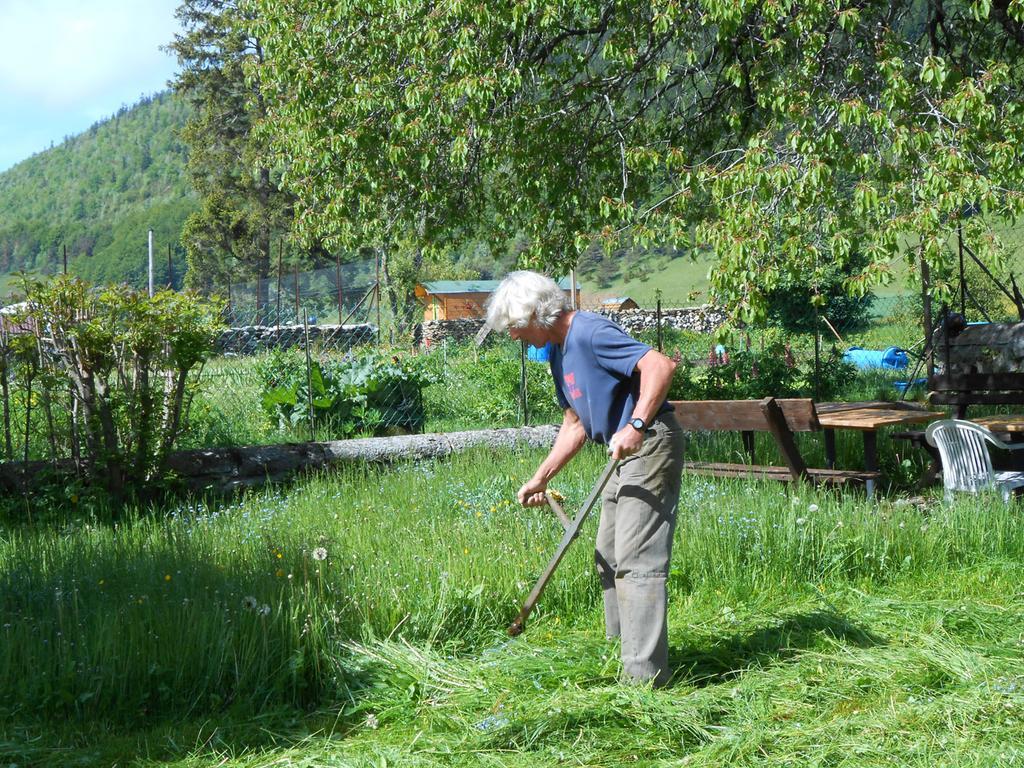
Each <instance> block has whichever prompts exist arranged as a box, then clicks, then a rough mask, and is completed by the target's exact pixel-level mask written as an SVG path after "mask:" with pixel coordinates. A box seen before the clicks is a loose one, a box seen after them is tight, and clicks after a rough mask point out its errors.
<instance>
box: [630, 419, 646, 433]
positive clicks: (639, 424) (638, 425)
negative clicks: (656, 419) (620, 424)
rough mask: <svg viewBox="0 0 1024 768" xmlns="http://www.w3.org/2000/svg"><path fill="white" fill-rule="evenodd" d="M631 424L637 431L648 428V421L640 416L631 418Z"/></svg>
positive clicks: (643, 430)
mask: <svg viewBox="0 0 1024 768" xmlns="http://www.w3.org/2000/svg"><path fill="white" fill-rule="evenodd" d="M629 426H631V427H632V428H633V429H635V430H636V431H637V432H645V431H646V430H647V422H646V421H644V420H643V419H641V418H640V417H639V416H637V417H636V418H633V419H630V420H629Z"/></svg>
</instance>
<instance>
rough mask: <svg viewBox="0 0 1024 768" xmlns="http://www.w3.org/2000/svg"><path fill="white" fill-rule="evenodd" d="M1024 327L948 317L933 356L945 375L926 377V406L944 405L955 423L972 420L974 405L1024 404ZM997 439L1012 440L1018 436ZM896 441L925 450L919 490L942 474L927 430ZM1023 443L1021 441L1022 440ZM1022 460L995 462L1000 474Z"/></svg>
mask: <svg viewBox="0 0 1024 768" xmlns="http://www.w3.org/2000/svg"><path fill="white" fill-rule="evenodd" d="M1022 347H1024V323H987V324H984V325H968V326H966V327H965V326H963V324H962V322H960V323H955V322H952V316H947V317H946V318H944V320H943V323H942V324H941V325H940V327H939V328H938V330H937V331H936V336H935V348H934V350H933V353H934V355H935V357H936V358H937V359H938V360H939V361H940V362H941V363H942V370H941V372H938V373H935V374H933V375H931V376H929V377H928V390H929V392H928V403H929V404H930V405H944V406H948V407H949V409H950V416H951V418H957V419H964V418H968V416H967V410H968V408H969V407H971V406H973V405H1024V358H1022V356H1021V353H1020V350H1021V349H1022ZM993 432H995V433H996V434H997V435H999V436H1001V437H1003V438H1004V439H1009V440H1012V439H1013V438H1014V437H1015V436H1014V435H1011V434H1007V433H1000V432H999V430H998V429H994V430H993ZM892 437H893V438H896V439H903V440H908V441H910V443H911V444H912V445H914V446H917V447H920V448H922V449H924V450H925V451H927V452H928V453H929V454H930V456H931V463H930V465H929V467H928V469H927V470H925V472H924V474H923V475H922V476H921V478H920V480H919V485H920V486H922V487H923V486H927V485H930V484H932V483H934V482H935V481H936V479H937V477H938V473H939V471H940V469H941V462H940V460H939V455H938V451H937V450H936V449H935V448H934V447H933V446H930V445H928V444H927V442H926V441H925V433H924V430H908V431H905V432H897V433H895V434H893V435H892ZM1018 439H1019V438H1018ZM1020 458H1021V457H1017V456H1014V457H1004V456H1002V455H1000V453H999V452H997V453H996V454H994V455H993V462H994V463H995V464H996V465H997V467H998V468H999V469H1020V468H1021V467H1020V466H1018V463H1019V461H1020Z"/></svg>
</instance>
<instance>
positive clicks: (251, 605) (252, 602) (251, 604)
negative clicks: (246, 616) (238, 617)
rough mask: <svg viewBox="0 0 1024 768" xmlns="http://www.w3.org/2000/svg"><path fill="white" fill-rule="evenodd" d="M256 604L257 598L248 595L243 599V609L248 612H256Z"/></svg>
mask: <svg viewBox="0 0 1024 768" xmlns="http://www.w3.org/2000/svg"><path fill="white" fill-rule="evenodd" d="M256 604H257V603H256V598H255V597H253V596H252V595H246V596H245V597H243V598H242V607H243V608H245V610H247V611H255V610H256Z"/></svg>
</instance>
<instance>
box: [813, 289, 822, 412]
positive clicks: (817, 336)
mask: <svg viewBox="0 0 1024 768" xmlns="http://www.w3.org/2000/svg"><path fill="white" fill-rule="evenodd" d="M820 358H821V322H820V318H819V317H818V307H817V305H815V307H814V399H815V400H820V399H821V396H820V387H819V386H818V378H819V375H820V374H819V371H820V368H819V361H820Z"/></svg>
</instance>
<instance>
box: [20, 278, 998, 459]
mask: <svg viewBox="0 0 1024 768" xmlns="http://www.w3.org/2000/svg"><path fill="white" fill-rule="evenodd" d="M379 277H380V275H379V269H378V265H377V263H376V261H375V260H374V259H363V260H358V261H352V262H346V263H341V262H340V261H339V262H337V263H335V264H334V265H328V266H325V267H322V268H320V269H316V270H306V271H301V270H300V271H296V269H295V268H294V267H290V268H289V267H285V266H283V265H278V268H277V269H275V270H273V274H270V275H268V276H266V277H265V278H264V279H262V280H260V281H252V282H249V283H235V284H233V285H229V286H225V290H226V291H227V293H228V298H229V301H228V311H227V315H226V317H225V320H226V325H227V326H228V327H227V329H226V330H225V331H224V332H223V333H222V334H221V336H220V338H219V339H218V341H217V345H216V350H215V354H214V355H213V356H212V357H211V358H210V359H209V360H208V361H207V363H206V364H205V366H204V367H203V370H202V371H201V373H200V375H199V376H198V378H197V382H198V383H197V386H196V389H195V393H194V395H193V397H192V401H191V409H190V414H189V420H188V423H187V426H186V429H185V430H184V432H183V434H182V436H181V438H180V441H179V443H178V447H182V448H206V447H215V446H229V445H254V444H271V443H280V442H290V441H304V440H311V439H312V440H330V439H344V438H348V437H355V436H369V435H384V434H396V433H402V432H422V431H431V432H432V431H437V432H443V431H450V430H458V429H477V428H488V427H511V426H518V425H521V424H527V423H529V424H537V423H542V422H543V423H549V422H552V421H558V420H559V419H560V418H561V413H560V412H559V409H558V406H557V404H556V402H555V398H554V393H553V387H552V383H551V380H550V372H549V370H548V367H547V366H546V365H545V364H543V363H536V362H533V361H532V360H529V359H528V358H527V356H526V354H525V350H524V348H523V347H522V346H521V345H520V344H518V343H516V342H513V341H511V340H510V339H508V337H507V336H501V337H498V338H494V337H492V338H491V339H489V340H488V342H487V343H486V344H485V345H484V346H483V347H479V348H478V347H477V346H476V345H474V344H473V343H472V342H471V341H468V342H448V341H444V342H442V343H440V344H432V345H431V346H430V347H429V348H427V347H426V346H425V345H420V344H416V345H414V342H413V339H414V336H413V335H412V334H411V333H409V329H408V328H407V327H405V328H403V329H402V332H399V331H398V324H397V323H396V321H395V318H394V317H393V316H392V315H393V313H392V312H391V311H389V310H390V309H391V308H390V307H389V306H382V301H381V293H382V291H381V284H380V282H379ZM978 293H979V295H980V291H978ZM662 303H663V304H664V306H665V307H673V306H682V305H684V304H685V300H682V299H681V298H678V299H675V300H674V297H672V296H666V297H664V299H663V301H662ZM659 309H660V308H648V309H647V310H646V313H647V314H646V319H645V320H644V323H643V324H642V325H641V326H638V327H632V326H630V327H627V330H629V331H630V332H631V333H633V334H634V335H635V336H637V337H638V338H640V339H641V340H642V341H644V342H646V343H648V344H650V345H651V346H652V347H655V348H658V349H660V350H662V351H664V352H665V354H666V355H669V356H670V357H672V358H674V359H675V360H677V361H678V362H680V363H681V368H683V369H684V370H686V371H688V375H689V376H690V380H691V384H692V382H693V381H695V380H697V379H703V380H705V382H707V381H712V384H706V387H705V390H706V391H705V390H695V391H697V393H698V396H707V395H708V393H709V392H711V389H710V387H712V386H718V387H720V388H721V389H722V392H723V396H733V395H735V396H743V395H745V394H749V393H752V392H755V390H756V387H758V386H760V387H762V389H764V390H765V391H769V390H772V389H773V388H774V389H777V390H778V391H776V392H774V393H775V394H786V393H788V391H789V390H786V391H783V390H785V387H787V386H789V387H791V389H792V390H793V391H796V390H797V389H799V391H800V392H801V393H805V394H807V395H810V396H826V395H827V393H829V392H832V391H834V390H835V386H834V385H837V384H840V385H843V386H847V393H848V394H849V393H850V392H851V391H852V390H850V389H849V386H848V385H850V383H851V381H852V379H850V378H849V377H850V374H849V371H848V370H847V369H842V367H841V363H842V361H843V358H844V353H847V352H848V351H849V350H850V348H854V347H861V348H863V349H864V350H868V351H876V352H879V353H881V352H882V351H884V350H887V349H889V348H897V349H900V350H904V351H906V353H907V356H908V359H909V365H908V366H907V367H906V368H890V367H884V366H881V367H877V368H868V367H865V368H858V369H857V372H856V382H855V383H856V384H857V385H858V386H860V391H859V393H860V396H861V397H864V398H872V399H891V398H893V397H897V396H900V395H902V394H904V393H908V394H910V395H913V396H917V395H920V394H923V387H921V386H920V380H921V378H922V376H923V372H922V370H921V368H920V366H918V368H917V370H915V369H914V366H915V364H917V363H918V362H919V361H920V360H921V359H922V355H923V353H924V351H925V349H924V330H923V324H922V320H921V309H922V308H921V299H920V296H919V294H914V293H903V294H900V295H888V296H880V297H875V298H874V299H873V301H872V302H871V305H870V308H869V311H868V312H867V313H865V314H864V315H863V316H862V317H860V318H859V319H857V318H856V317H854V318H853V319H848V320H843V319H840V318H838V317H836V316H830V315H829V314H828V313H824V312H823V313H821V315H820V317H819V318H818V319H817V320H816V332H802V333H797V332H793V331H792V330H786V329H784V328H782V327H781V326H780V325H778V324H776V325H763V326H757V327H747V328H734V329H732V330H731V331H729V332H727V333H722V332H718V333H711V332H709V329H708V328H704V329H701V330H686V329H680V328H676V327H672V323H673V322H674V321H673V319H672V317H671V316H670V313H669V311H668V310H667V309H666V310H664V311H663V312H662V311H658V310H659ZM937 312H938V308H935V309H934V310H933V314H935V313H937ZM969 319H977V318H974V317H970V318H969ZM7 338H8V341H9V334H8V337H7ZM738 359H742V360H744V361H745V362H744V365H746V368H743V367H742V366H737V365H734V366H733V367H732V368H728V369H727V370H728V372H729V374H730V375H731V376H733V377H734V378H733V379H732V380H730V381H725V380H724V379H723V377H722V376H718V377H717V379H716V377H715V376H710V375H705V374H707V372H708V370H709V369H711V368H721V366H722V365H723V364H724V363H727V362H729V361H730V360H731V361H735V360H738ZM788 360H792V365H790V363H789V362H786V363H785V364H786V365H787V366H790V368H798V369H800V371H801V376H802V378H801V379H800V381H799V382H798V383H793V382H794V381H795V379H793V378H792V377H791V379H787V380H785V381H783V380H782V379H780V380H778V381H776V380H774V379H772V378H771V376H770V375H769V372H770V371H772V370H775V369H777V368H778V366H779V365H780V364H781V362H780V361H788ZM0 366H2V368H0V382H2V383H3V385H4V386H3V394H2V399H3V402H4V412H3V435H2V440H0V452H2V455H3V458H4V459H5V460H8V461H10V460H18V459H23V458H29V459H63V458H70V457H72V456H73V454H74V450H75V448H74V446H75V436H74V435H71V434H70V426H69V425H70V423H71V419H70V418H69V416H68V414H69V409H70V408H71V407H72V405H71V404H72V402H73V398H72V397H71V394H70V392H67V393H66V394H65V393H64V391H63V390H61V389H60V387H59V386H49V387H47V388H45V389H44V388H41V387H40V386H39V382H38V381H33V380H32V378H31V376H29V375H27V369H26V367H25V364H24V363H23V362H19V359H18V357H17V355H15V354H13V352H12V348H11V345H10V344H9V343H7V342H5V344H4V345H3V350H0ZM773 366H774V368H773ZM734 369H735V370H734ZM836 371H840V373H838V374H837V373H836ZM787 375H789V374H787ZM844 376H845V377H847V378H846V379H843V377H844ZM780 382H781V384H780ZM787 382H788V383H787ZM915 383H916V384H918V387H917V389H914V386H913V385H914V384H915ZM776 385H779V386H781V387H782V389H778V387H777V386H776ZM757 391H760V390H757ZM686 399H693V398H686Z"/></svg>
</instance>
